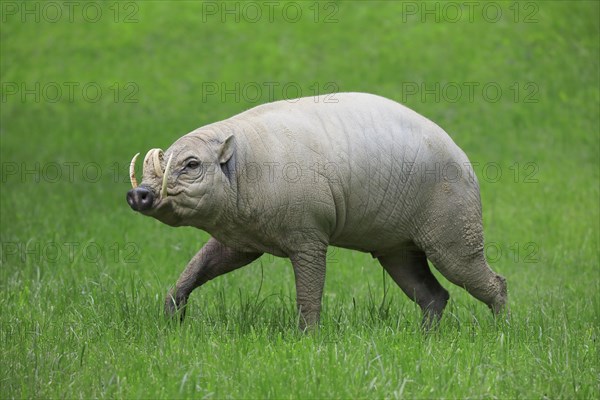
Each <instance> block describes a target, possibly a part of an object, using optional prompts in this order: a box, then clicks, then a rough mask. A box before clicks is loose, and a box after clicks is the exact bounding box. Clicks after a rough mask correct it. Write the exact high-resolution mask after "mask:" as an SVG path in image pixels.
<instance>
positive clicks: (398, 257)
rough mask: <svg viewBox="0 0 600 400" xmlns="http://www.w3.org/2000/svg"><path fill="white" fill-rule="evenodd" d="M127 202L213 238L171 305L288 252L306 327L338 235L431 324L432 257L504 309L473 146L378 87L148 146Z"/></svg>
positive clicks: (437, 311) (259, 112) (288, 105)
mask: <svg viewBox="0 0 600 400" xmlns="http://www.w3.org/2000/svg"><path fill="white" fill-rule="evenodd" d="M170 158H171V165H170V168H166V164H167V160H169V159H170ZM165 170H166V171H165ZM163 182H164V183H166V193H163V194H161V185H162V184H163ZM135 184H136V182H134V186H135ZM128 202H129V204H130V205H131V207H132V208H133V209H134V210H137V211H140V212H142V213H143V214H145V215H149V216H152V217H154V218H157V219H158V220H160V221H162V222H164V223H166V224H169V225H172V226H183V225H187V226H194V227H197V228H199V229H202V230H204V231H206V232H208V233H210V234H211V235H212V237H213V238H212V239H211V240H209V242H207V243H206V245H205V246H204V247H203V248H202V249H201V250H200V251H199V252H198V254H197V255H196V256H195V257H194V258H192V260H191V261H190V263H189V264H188V266H187V268H186V269H185V271H184V272H183V273H182V275H181V277H180V278H179V280H178V281H177V284H176V286H175V288H174V289H173V290H172V291H171V292H170V293H169V295H168V296H167V300H166V305H165V307H166V312H167V314H169V315H173V314H175V313H176V311H177V310H178V309H180V308H182V307H183V306H185V304H186V302H187V299H188V297H189V295H190V293H191V292H192V290H194V289H195V288H197V287H199V286H200V285H202V284H204V283H205V282H207V281H208V280H210V279H213V278H215V277H216V276H219V275H221V274H224V273H227V272H229V271H232V270H235V269H237V268H239V267H242V266H243V265H246V264H248V263H250V262H251V261H253V260H255V259H256V258H258V257H260V255H261V254H263V253H270V254H274V255H276V256H281V257H289V258H290V260H291V262H292V265H293V268H294V274H295V278H296V295H297V304H298V310H299V313H300V328H301V329H304V328H306V327H312V326H315V325H316V324H318V321H319V313H320V309H321V298H322V293H323V285H324V279H325V255H326V251H327V247H328V246H329V245H334V246H340V247H344V248H349V249H355V250H360V251H364V252H369V253H371V254H372V255H373V257H376V258H377V259H378V260H379V261H380V263H381V265H382V266H383V268H385V270H386V271H387V272H388V273H389V274H390V276H391V277H392V278H393V280H394V281H395V282H396V283H397V284H398V286H400V288H401V289H402V290H403V291H404V292H405V293H406V294H407V295H408V296H409V297H410V298H411V299H413V300H414V301H415V302H417V304H418V305H419V306H420V307H421V308H422V310H423V312H424V316H425V319H424V320H425V322H426V323H431V321H436V320H437V319H439V317H440V316H441V313H442V310H443V308H444V307H445V305H446V303H447V301H448V293H447V291H446V290H445V289H444V288H442V286H441V285H440V284H439V283H438V281H437V280H436V278H435V277H434V276H433V275H432V273H431V271H430V269H429V267H428V264H427V260H428V259H429V260H430V261H431V262H432V264H433V265H434V266H435V267H436V268H437V269H438V270H439V271H440V272H441V273H442V275H443V276H445V277H446V278H447V279H448V280H449V281H451V282H452V283H454V284H456V285H458V286H460V287H463V288H465V289H466V290H467V291H468V292H469V293H471V294H472V295H473V296H474V297H476V298H477V299H479V300H481V301H482V302H484V303H485V304H487V305H488V306H489V307H490V308H491V309H492V310H493V311H494V312H496V313H498V312H500V311H502V310H503V309H504V306H505V303H506V300H507V297H506V283H505V280H504V278H502V277H501V276H499V275H497V274H495V273H494V272H493V271H492V270H491V269H490V268H489V266H488V264H487V262H486V260H485V257H484V247H483V227H482V220H481V202H480V196H479V185H478V182H477V179H476V177H475V174H474V172H473V169H472V167H471V165H470V163H469V160H468V158H467V156H466V155H465V154H464V153H463V151H462V150H461V149H460V148H459V147H458V146H457V145H456V144H455V143H454V142H453V141H452V139H451V138H450V137H449V136H448V135H447V134H446V133H445V132H444V131H443V130H442V129H441V128H440V127H439V126H437V125H436V124H434V123H433V122H431V121H429V120H428V119H426V118H424V117H423V116H421V115H419V114H417V113H416V112H414V111H412V110H410V109H408V108H406V107H404V106H402V105H400V104H398V103H396V102H394V101H391V100H388V99H385V98H382V97H379V96H375V95H370V94H364V93H339V94H336V95H333V96H329V97H325V96H320V97H307V98H301V99H296V100H287V101H278V102H274V103H269V104H264V105H261V106H258V107H255V108H253V109H250V110H248V111H246V112H243V113H241V114H239V115H236V116H234V117H231V118H229V119H226V120H224V121H220V122H216V123H213V124H210V125H207V126H204V127H201V128H198V129H196V130H194V131H192V132H190V133H189V134H187V135H185V136H183V137H181V138H180V139H179V140H177V141H176V142H175V143H174V144H173V145H172V146H171V147H169V149H168V150H167V151H166V152H164V154H162V151H159V150H156V151H151V152H149V154H148V155H147V157H146V160H145V162H144V179H143V181H142V183H141V185H140V186H139V187H137V188H134V189H132V190H131V191H130V192H129V193H128ZM341 267H343V266H341ZM358 278H359V277H358ZM357 284H360V278H359V279H357ZM181 315H182V316H183V313H181Z"/></svg>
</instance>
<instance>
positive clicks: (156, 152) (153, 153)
mask: <svg viewBox="0 0 600 400" xmlns="http://www.w3.org/2000/svg"><path fill="white" fill-rule="evenodd" d="M162 155H163V151H162V150H161V149H150V150H148V153H146V157H144V168H146V163H147V162H148V161H152V167H153V168H154V173H155V174H156V176H158V177H159V178H162V176H163V173H162V169H161V168H160V160H161V158H162Z"/></svg>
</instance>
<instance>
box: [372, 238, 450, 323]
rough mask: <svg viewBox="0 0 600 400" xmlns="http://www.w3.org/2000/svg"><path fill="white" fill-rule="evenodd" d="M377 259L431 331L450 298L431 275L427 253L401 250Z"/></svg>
mask: <svg viewBox="0 0 600 400" xmlns="http://www.w3.org/2000/svg"><path fill="white" fill-rule="evenodd" d="M378 259H379V262H380V263H381V265H382V266H383V268H384V269H385V270H386V271H387V272H388V274H389V275H390V276H391V277H392V279H393V280H394V282H396V284H397V285H398V286H400V288H401V289H402V291H403V292H404V293H406V295H407V296H408V297H410V298H411V299H412V300H413V301H414V302H415V303H417V304H418V305H419V307H421V310H423V325H424V326H426V327H427V328H429V327H430V326H431V324H432V323H436V322H437V321H439V319H440V318H441V316H442V312H443V310H444V307H446V303H447V302H448V298H449V296H448V292H447V291H446V290H445V289H444V288H443V287H442V286H441V285H440V283H439V282H438V281H437V279H435V276H433V274H432V273H431V270H430V269H429V266H428V265H427V258H426V257H425V253H423V252H422V251H420V250H402V251H400V252H397V253H395V254H389V255H385V256H381V257H378Z"/></svg>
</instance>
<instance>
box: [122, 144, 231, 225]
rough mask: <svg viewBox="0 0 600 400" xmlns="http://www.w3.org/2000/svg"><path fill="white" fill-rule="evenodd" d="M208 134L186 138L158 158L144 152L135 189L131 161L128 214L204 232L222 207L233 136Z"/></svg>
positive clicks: (155, 152) (133, 162)
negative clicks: (131, 212) (142, 172)
mask: <svg viewBox="0 0 600 400" xmlns="http://www.w3.org/2000/svg"><path fill="white" fill-rule="evenodd" d="M214 136H215V135H212V134H204V135H201V134H198V133H195V132H194V133H192V134H189V135H186V136H184V137H182V138H181V139H179V140H177V141H176V142H175V143H174V144H173V145H172V146H171V147H169V148H168V149H167V151H166V152H163V151H162V150H161V149H152V150H150V151H148V153H147V154H146V156H145V157H144V162H143V170H144V175H143V180H142V183H141V184H139V185H138V182H137V179H136V174H135V165H136V161H137V158H138V156H139V153H138V154H136V155H135V156H134V157H133V159H132V160H131V164H130V166H129V176H130V179H131V186H132V187H133V188H132V189H131V190H130V191H129V192H127V203H129V206H130V207H131V208H132V209H133V210H134V211H138V212H140V213H142V214H144V215H148V216H151V217H154V218H156V219H158V220H159V221H161V222H164V223H165V224H168V225H172V226H181V225H191V226H197V227H206V226H210V223H211V222H212V221H214V220H215V219H216V218H217V217H218V216H219V214H220V213H221V212H222V211H223V209H224V207H225V205H226V204H227V201H226V200H227V199H226V196H227V193H228V191H229V190H231V187H232V185H231V182H230V178H231V174H230V171H231V165H228V164H229V163H230V162H231V158H232V156H233V152H234V151H233V150H234V144H233V142H234V140H233V136H232V135H229V136H227V137H225V138H224V139H218V138H216V137H214Z"/></svg>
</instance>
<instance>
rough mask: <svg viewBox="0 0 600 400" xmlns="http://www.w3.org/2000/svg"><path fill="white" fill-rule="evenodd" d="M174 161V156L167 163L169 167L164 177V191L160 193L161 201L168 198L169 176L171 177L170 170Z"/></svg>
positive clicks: (166, 168)
mask: <svg viewBox="0 0 600 400" xmlns="http://www.w3.org/2000/svg"><path fill="white" fill-rule="evenodd" d="M172 160H173V154H171V155H170V156H169V161H167V166H166V167H165V173H164V175H163V181H162V190H161V192H160V197H161V199H166V198H167V176H168V175H169V169H170V168H171V161H172Z"/></svg>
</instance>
